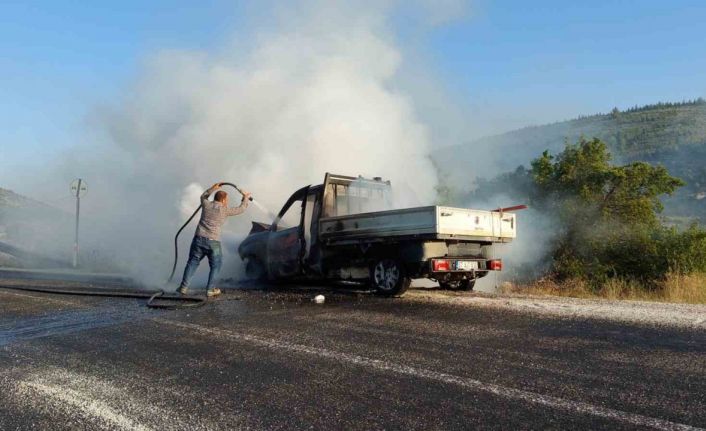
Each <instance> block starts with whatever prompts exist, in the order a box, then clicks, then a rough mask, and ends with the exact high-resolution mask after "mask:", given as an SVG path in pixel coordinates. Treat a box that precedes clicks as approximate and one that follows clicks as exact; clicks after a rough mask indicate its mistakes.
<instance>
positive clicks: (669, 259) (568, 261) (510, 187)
mask: <svg viewBox="0 0 706 431" xmlns="http://www.w3.org/2000/svg"><path fill="white" fill-rule="evenodd" d="M682 185H684V182H683V181H682V180H680V179H678V178H675V177H673V176H671V175H669V172H668V171H667V170H666V169H665V168H664V167H662V166H653V165H650V164H648V163H644V162H633V163H629V164H625V165H616V164H613V163H612V162H611V154H610V153H609V152H608V148H607V146H606V144H605V143H604V142H603V141H601V140H600V139H596V138H594V139H584V138H581V139H579V141H578V142H577V143H575V144H569V143H567V144H566V146H565V148H564V150H563V151H562V152H561V153H559V154H557V155H552V154H550V153H549V152H548V151H545V152H544V153H543V154H542V155H541V156H540V157H538V158H536V159H534V160H533V161H532V163H531V167H530V169H526V168H524V167H519V168H518V169H516V170H515V171H513V172H510V173H506V174H503V175H500V176H498V177H496V178H495V179H493V180H488V181H482V180H481V181H479V182H478V188H477V189H476V191H475V192H473V194H472V195H471V196H470V198H471V201H472V200H476V199H481V200H486V199H487V198H488V197H490V196H492V195H493V194H497V193H503V194H506V195H507V194H510V195H511V197H513V198H515V199H518V200H521V201H525V202H528V203H529V205H530V207H532V208H534V209H535V210H537V211H539V212H540V213H541V214H542V215H543V216H544V217H549V218H551V219H552V220H553V221H554V225H555V226H556V228H555V231H554V232H551V234H555V236H554V241H553V244H552V246H551V249H550V252H549V254H550V256H548V257H550V259H551V262H552V267H551V274H552V275H553V276H554V277H556V278H559V279H562V278H573V277H580V278H584V279H587V280H589V281H594V282H596V285H597V284H599V283H600V282H602V281H604V280H605V279H607V278H609V277H614V276H618V277H626V278H631V279H639V280H642V281H648V284H649V282H651V281H655V280H656V279H658V278H659V277H661V276H663V275H664V274H666V273H667V272H668V271H669V270H672V269H674V268H675V267H677V266H680V265H681V266H680V269H681V268H684V266H683V265H682V264H681V262H686V261H688V262H690V263H689V265H691V266H690V267H689V268H690V270H691V269H694V268H697V269H698V268H701V267H706V257H703V256H702V255H703V254H704V253H701V254H699V256H701V257H699V258H698V259H691V257H693V256H685V255H684V252H683V250H692V251H693V250H700V249H702V248H703V249H706V234H704V232H703V231H701V230H700V229H698V228H697V227H693V228H691V229H690V230H689V231H687V232H678V231H677V230H676V229H674V228H667V227H664V226H663V225H662V224H661V221H660V218H659V214H660V212H661V211H662V210H663V206H662V203H661V198H662V197H663V196H666V195H670V194H672V193H673V192H674V191H675V190H676V189H677V188H679V187H681V186H682ZM548 234H550V233H548ZM685 244H688V246H687V245H685Z"/></svg>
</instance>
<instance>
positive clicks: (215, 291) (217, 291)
mask: <svg viewBox="0 0 706 431" xmlns="http://www.w3.org/2000/svg"><path fill="white" fill-rule="evenodd" d="M220 294H221V289H219V288H217V287H214V288H213V289H208V290H207V291H206V296H208V297H209V298H210V297H212V296H218V295H220Z"/></svg>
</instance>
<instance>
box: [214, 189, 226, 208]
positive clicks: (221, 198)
mask: <svg viewBox="0 0 706 431" xmlns="http://www.w3.org/2000/svg"><path fill="white" fill-rule="evenodd" d="M213 200H214V201H216V202H220V203H222V204H223V205H227V204H228V193H226V192H224V191H223V190H219V191H217V192H216V194H215V196H213Z"/></svg>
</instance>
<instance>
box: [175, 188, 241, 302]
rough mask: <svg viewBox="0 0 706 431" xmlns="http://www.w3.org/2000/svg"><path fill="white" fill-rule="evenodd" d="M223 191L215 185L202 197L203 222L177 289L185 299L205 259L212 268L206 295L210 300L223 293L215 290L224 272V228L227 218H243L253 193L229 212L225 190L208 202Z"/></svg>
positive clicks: (197, 230) (195, 237) (192, 243)
mask: <svg viewBox="0 0 706 431" xmlns="http://www.w3.org/2000/svg"><path fill="white" fill-rule="evenodd" d="M220 188H221V183H216V184H214V185H213V186H211V188H210V189H208V190H206V191H205V192H203V194H202V195H201V219H200V220H199V226H198V227H197V228H196V234H195V235H194V240H193V241H192V242H191V249H190V250H189V261H188V262H187V263H186V268H184V277H183V278H182V280H181V285H180V286H179V289H178V292H179V293H181V294H182V295H186V294H187V293H188V292H189V282H190V281H191V278H192V277H193V276H194V273H195V272H196V269H198V267H199V263H201V259H203V258H204V256H207V257H208V266H209V267H210V268H211V271H210V272H209V273H208V284H207V286H206V289H207V290H206V295H207V296H209V297H210V296H216V295H220V294H221V290H220V289H218V288H216V287H213V285H214V284H215V283H216V280H217V279H218V273H219V272H220V270H221V260H222V256H223V255H222V252H221V241H220V239H221V227H222V226H223V224H224V223H225V221H226V217H228V216H234V215H238V214H242V213H243V211H245V209H246V208H247V207H248V199H249V198H250V193H248V192H246V191H243V192H242V193H243V200H242V201H241V202H240V206H238V207H232V208H228V193H226V192H224V191H222V190H219V191H218V192H216V195H215V196H214V197H213V201H209V200H208V197H209V196H211V193H213V192H214V191H215V190H218V189H220Z"/></svg>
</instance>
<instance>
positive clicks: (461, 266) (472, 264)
mask: <svg viewBox="0 0 706 431" xmlns="http://www.w3.org/2000/svg"><path fill="white" fill-rule="evenodd" d="M472 269H478V262H476V261H475V260H459V261H457V262H456V270H457V271H470V270H472Z"/></svg>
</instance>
